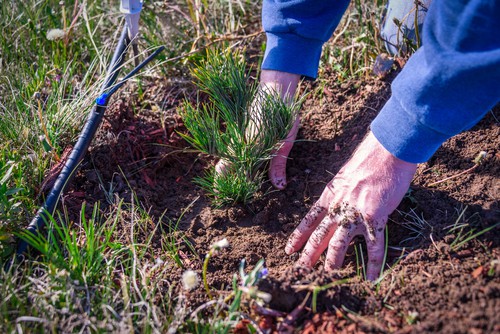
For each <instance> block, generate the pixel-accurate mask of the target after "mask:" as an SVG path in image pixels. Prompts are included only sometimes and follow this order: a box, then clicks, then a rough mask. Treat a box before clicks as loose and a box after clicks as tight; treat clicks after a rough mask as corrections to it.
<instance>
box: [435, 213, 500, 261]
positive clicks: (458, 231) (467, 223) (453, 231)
mask: <svg viewBox="0 0 500 334" xmlns="http://www.w3.org/2000/svg"><path fill="white" fill-rule="evenodd" d="M466 211H467V207H465V208H463V209H461V210H457V212H458V217H457V219H456V220H455V223H453V225H450V226H447V227H445V228H444V229H445V230H447V233H448V234H449V235H453V240H452V241H451V243H450V248H451V250H453V251H455V252H456V251H458V250H459V249H460V248H462V247H463V246H465V245H466V244H467V243H468V242H469V241H471V240H474V239H476V238H477V237H479V236H481V235H483V234H485V233H487V232H489V231H491V230H493V229H494V228H496V227H498V226H500V222H499V223H496V224H493V225H491V226H488V227H486V228H484V229H482V230H480V231H478V230H477V228H475V227H473V225H474V216H475V215H472V216H471V217H469V218H467V219H466V218H465V212H466Z"/></svg>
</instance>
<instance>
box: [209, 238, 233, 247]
mask: <svg viewBox="0 0 500 334" xmlns="http://www.w3.org/2000/svg"><path fill="white" fill-rule="evenodd" d="M227 247H229V241H227V239H226V238H224V239H222V240H219V241H217V242H216V243H214V244H213V245H212V248H214V249H223V248H227Z"/></svg>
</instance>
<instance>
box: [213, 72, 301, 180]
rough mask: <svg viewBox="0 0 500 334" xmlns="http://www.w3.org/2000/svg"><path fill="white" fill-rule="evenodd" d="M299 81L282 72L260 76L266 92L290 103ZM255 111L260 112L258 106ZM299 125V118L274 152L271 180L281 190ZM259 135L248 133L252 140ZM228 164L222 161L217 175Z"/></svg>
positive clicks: (291, 75) (296, 75)
mask: <svg viewBox="0 0 500 334" xmlns="http://www.w3.org/2000/svg"><path fill="white" fill-rule="evenodd" d="M299 80H300V75H298V74H293V73H287V72H280V71H271V70H262V72H261V75H260V84H261V87H262V88H263V89H264V90H267V91H269V92H277V93H279V94H280V96H281V98H282V99H283V100H284V101H285V102H287V101H290V103H291V101H292V99H293V97H294V96H295V91H296V89H297V86H298V84H299ZM253 110H254V111H257V112H258V110H259V108H258V106H257V108H254V109H253ZM257 118H258V115H257ZM299 125H300V118H299V117H297V119H296V120H295V122H294V123H293V126H292V129H291V130H290V132H289V133H288V136H287V137H286V139H285V140H283V142H281V143H279V144H278V147H279V148H278V149H277V150H276V152H274V154H273V158H272V159H271V162H270V164H269V180H270V181H271V184H272V185H273V186H274V187H275V188H277V189H279V190H282V189H285V187H286V162H287V160H288V155H289V154H290V151H291V150H292V147H293V143H294V141H295V138H296V137H297V133H298V132H299ZM258 135H259V134H258V130H256V129H250V130H249V131H248V133H246V136H247V137H251V138H253V137H255V136H258ZM228 164H229V163H228V162H227V161H224V160H220V161H219V162H218V163H217V165H216V166H215V171H216V173H217V174H223V173H224V172H225V171H226V169H227V168H228Z"/></svg>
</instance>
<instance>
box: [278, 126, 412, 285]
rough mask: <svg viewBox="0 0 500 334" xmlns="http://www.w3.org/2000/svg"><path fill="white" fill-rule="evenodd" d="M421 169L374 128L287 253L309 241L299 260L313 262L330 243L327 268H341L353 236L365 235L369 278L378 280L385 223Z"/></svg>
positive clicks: (294, 235)
mask: <svg viewBox="0 0 500 334" xmlns="http://www.w3.org/2000/svg"><path fill="white" fill-rule="evenodd" d="M416 168H417V165H416V164H413V163H408V162H405V161H402V160H400V159H398V158H396V157H395V156H393V155H392V154H391V153H389V152H388V151H387V150H386V149H385V148H384V147H383V146H382V145H381V144H380V143H379V142H378V140H377V139H376V138H375V136H374V135H373V134H372V133H371V132H370V133H369V134H368V136H367V137H366V138H365V139H364V140H363V142H362V143H361V144H360V146H359V147H358V149H357V150H356V152H355V153H354V154H353V156H352V157H351V159H350V160H349V161H348V162H347V164H346V165H345V166H344V167H343V168H342V169H341V170H340V171H339V173H338V174H337V175H336V176H335V177H334V178H333V180H332V181H331V182H330V183H328V185H327V186H326V188H325V190H324V191H323V193H322V194H321V196H320V198H319V200H318V201H317V202H316V203H315V204H314V205H313V206H312V208H311V210H310V211H309V213H308V214H307V215H306V216H305V217H304V219H302V221H301V223H300V225H299V226H298V227H297V228H296V229H295V231H294V232H293V233H292V235H291V236H290V238H289V240H288V243H287V246H286V249H285V251H286V253H287V254H292V253H294V252H296V251H298V250H299V249H300V248H301V247H302V246H303V245H304V244H306V245H305V247H304V251H303V252H302V255H301V256H300V258H299V260H298V264H299V265H302V266H306V267H312V266H313V265H314V264H315V263H316V262H317V261H318V259H319V258H320V256H321V254H322V253H323V252H324V251H325V250H326V249H327V248H328V251H327V254H326V260H325V268H326V269H335V268H339V267H340V266H341V265H342V263H343V261H344V257H345V254H346V251H347V247H348V245H349V243H350V242H351V240H352V238H353V237H355V236H356V235H363V236H364V238H365V240H366V244H367V249H368V256H369V261H368V266H367V278H368V279H369V280H375V279H376V278H377V277H378V275H379V273H380V270H381V267H382V261H383V258H384V248H385V247H384V246H385V243H384V228H385V224H386V222H387V219H388V216H389V214H391V212H392V211H394V210H395V209H396V207H397V206H398V205H399V203H400V202H401V200H402V199H403V197H404V195H405V193H406V191H407V190H408V187H409V186H410V182H411V180H412V179H413V176H414V175H415V171H416ZM306 242H307V243H306Z"/></svg>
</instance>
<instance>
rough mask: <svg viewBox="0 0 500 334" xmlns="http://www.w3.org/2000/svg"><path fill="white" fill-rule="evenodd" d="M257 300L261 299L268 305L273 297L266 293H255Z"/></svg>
mask: <svg viewBox="0 0 500 334" xmlns="http://www.w3.org/2000/svg"><path fill="white" fill-rule="evenodd" d="M257 298H259V299H262V300H263V301H264V302H265V303H267V304H269V303H270V302H271V299H272V298H273V297H272V296H271V294H269V293H267V292H263V291H257Z"/></svg>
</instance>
